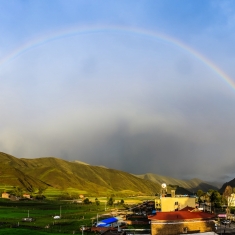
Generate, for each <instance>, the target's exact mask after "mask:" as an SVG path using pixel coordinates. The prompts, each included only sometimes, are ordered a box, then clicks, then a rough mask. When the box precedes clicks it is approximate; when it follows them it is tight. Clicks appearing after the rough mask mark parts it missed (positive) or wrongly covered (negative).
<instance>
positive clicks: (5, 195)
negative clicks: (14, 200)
mask: <svg viewBox="0 0 235 235" xmlns="http://www.w3.org/2000/svg"><path fill="white" fill-rule="evenodd" d="M2 198H10V194H9V193H2Z"/></svg>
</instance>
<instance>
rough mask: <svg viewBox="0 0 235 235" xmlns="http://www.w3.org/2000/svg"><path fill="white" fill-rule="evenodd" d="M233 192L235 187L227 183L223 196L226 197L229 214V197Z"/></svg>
mask: <svg viewBox="0 0 235 235" xmlns="http://www.w3.org/2000/svg"><path fill="white" fill-rule="evenodd" d="M232 193H233V188H232V187H231V186H230V185H227V186H226V188H225V190H224V193H223V197H224V198H226V200H227V210H226V211H227V214H229V213H230V202H229V198H230V197H231V194H232Z"/></svg>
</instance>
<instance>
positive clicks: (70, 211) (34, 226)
mask: <svg viewBox="0 0 235 235" xmlns="http://www.w3.org/2000/svg"><path fill="white" fill-rule="evenodd" d="M57 193H58V192H56V193H55V194H57ZM55 194H54V196H55ZM57 195H58V194H57ZM95 199H96V198H95V197H93V198H89V200H90V201H91V202H92V203H91V204H79V203H74V202H73V201H72V200H42V201H37V200H23V201H10V200H8V199H0V234H4V235H6V234H11V235H14V234H24V235H27V234H32V233H33V234H34V235H44V234H61V233H63V234H82V231H81V230H80V228H81V227H82V226H88V227H89V226H91V225H92V224H93V223H94V222H96V221H97V218H98V219H99V220H100V219H102V218H105V217H108V216H112V212H114V211H115V210H117V209H123V208H124V207H125V205H121V204H117V203H115V204H114V205H112V206H109V205H107V197H100V198H97V199H98V200H99V201H100V204H99V205H96V203H95ZM122 199H123V200H125V204H126V203H128V204H137V203H140V202H142V201H143V200H146V199H149V198H144V197H138V198H135V197H133V198H131V197H128V198H115V202H120V200H122ZM55 215H61V219H54V218H53V217H54V216H55ZM25 217H32V218H34V219H35V221H32V222H23V221H22V218H25ZM89 234H93V233H91V232H86V231H84V235H89Z"/></svg>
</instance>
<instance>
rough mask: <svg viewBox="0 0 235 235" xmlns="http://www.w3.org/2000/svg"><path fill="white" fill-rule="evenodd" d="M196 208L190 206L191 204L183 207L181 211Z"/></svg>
mask: <svg viewBox="0 0 235 235" xmlns="http://www.w3.org/2000/svg"><path fill="white" fill-rule="evenodd" d="M193 209H194V208H193V207H190V206H186V207H184V208H183V209H181V210H180V211H192V210H193Z"/></svg>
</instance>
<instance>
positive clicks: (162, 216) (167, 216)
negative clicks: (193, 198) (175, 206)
mask: <svg viewBox="0 0 235 235" xmlns="http://www.w3.org/2000/svg"><path fill="white" fill-rule="evenodd" d="M214 217H215V214H212V213H206V212H190V211H171V212H157V214H156V215H154V216H150V217H149V219H150V220H187V219H212V218H214Z"/></svg>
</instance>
